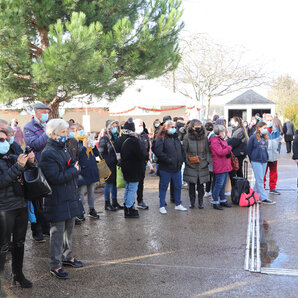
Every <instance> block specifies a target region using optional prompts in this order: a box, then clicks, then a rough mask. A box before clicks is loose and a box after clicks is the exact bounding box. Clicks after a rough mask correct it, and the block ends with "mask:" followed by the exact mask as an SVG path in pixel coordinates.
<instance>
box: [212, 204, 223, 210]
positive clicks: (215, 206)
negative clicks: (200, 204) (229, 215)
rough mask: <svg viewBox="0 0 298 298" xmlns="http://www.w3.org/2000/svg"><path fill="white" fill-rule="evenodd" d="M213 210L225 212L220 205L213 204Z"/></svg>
mask: <svg viewBox="0 0 298 298" xmlns="http://www.w3.org/2000/svg"><path fill="white" fill-rule="evenodd" d="M213 208H214V209H217V210H223V208H222V207H221V206H220V205H219V204H213Z"/></svg>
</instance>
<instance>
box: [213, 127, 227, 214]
mask: <svg viewBox="0 0 298 298" xmlns="http://www.w3.org/2000/svg"><path fill="white" fill-rule="evenodd" d="M213 131H214V134H215V135H214V136H213V137H210V139H209V142H210V149H211V153H212V160H213V173H214V176H215V184H214V189H213V192H212V197H213V208H214V209H217V210H223V208H222V206H224V207H232V206H231V205H230V204H229V203H228V202H227V200H226V197H225V187H226V184H227V179H228V175H229V172H230V171H232V165H231V158H230V157H231V151H232V147H231V146H229V145H228V144H227V142H226V141H225V140H224V138H225V136H226V128H225V127H224V126H223V125H216V126H215V127H214V130H213Z"/></svg>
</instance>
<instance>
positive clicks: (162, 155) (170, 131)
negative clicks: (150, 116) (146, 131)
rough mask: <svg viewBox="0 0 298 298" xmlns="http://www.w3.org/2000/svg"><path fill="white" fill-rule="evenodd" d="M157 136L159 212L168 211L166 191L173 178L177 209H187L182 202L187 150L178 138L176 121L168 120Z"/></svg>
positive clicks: (155, 147) (155, 148) (155, 151)
mask: <svg viewBox="0 0 298 298" xmlns="http://www.w3.org/2000/svg"><path fill="white" fill-rule="evenodd" d="M156 138H157V139H156V142H155V145H154V148H153V151H154V154H155V155H156V156H157V158H158V162H159V176H160V187H159V199H160V209H159V212H160V213H161V214H166V213H167V210H166V208H165V206H166V193H167V189H168V185H169V183H170V181H171V180H172V182H173V191H174V200H175V205H176V206H175V210H178V211H186V210H187V209H186V208H185V207H183V206H182V204H181V186H182V179H181V167H182V164H183V162H184V161H185V152H184V149H183V147H182V144H181V142H180V141H179V139H178V133H177V128H176V124H175V122H174V121H172V120H167V121H166V122H165V124H164V126H163V128H162V129H161V131H160V132H159V133H158V134H157V136H156Z"/></svg>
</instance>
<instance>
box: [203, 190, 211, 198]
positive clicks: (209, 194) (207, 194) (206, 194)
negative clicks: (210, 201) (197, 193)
mask: <svg viewBox="0 0 298 298" xmlns="http://www.w3.org/2000/svg"><path fill="white" fill-rule="evenodd" d="M211 195H212V193H211V191H209V192H205V195H204V197H206V198H208V197H211Z"/></svg>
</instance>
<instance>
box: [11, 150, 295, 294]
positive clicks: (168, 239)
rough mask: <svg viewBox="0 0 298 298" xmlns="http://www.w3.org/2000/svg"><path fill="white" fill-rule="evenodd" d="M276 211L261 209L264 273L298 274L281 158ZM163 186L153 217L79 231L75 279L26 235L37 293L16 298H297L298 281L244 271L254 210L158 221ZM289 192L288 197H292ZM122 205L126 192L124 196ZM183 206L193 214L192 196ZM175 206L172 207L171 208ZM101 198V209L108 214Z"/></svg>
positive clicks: (291, 175) (151, 181)
mask: <svg viewBox="0 0 298 298" xmlns="http://www.w3.org/2000/svg"><path fill="white" fill-rule="evenodd" d="M280 165H281V167H280V180H279V185H278V187H279V188H280V189H282V195H281V196H278V197H274V199H276V201H277V204H276V205H275V206H263V205H262V206H261V227H262V230H261V235H262V265H263V266H271V267H275V268H291V269H298V250H297V236H298V233H297V230H298V229H297V228H298V227H297V225H298V203H297V202H298V200H297V192H296V190H295V187H296V173H297V172H296V167H295V165H294V163H293V161H291V160H290V156H289V155H286V154H282V156H281V160H280ZM157 184H158V180H157V178H151V177H148V179H147V180H146V188H145V201H146V203H148V205H149V206H150V209H149V210H148V211H140V218H139V219H130V220H129V219H124V217H123V211H117V212H114V213H111V212H110V213H107V212H103V213H101V214H100V215H101V219H100V220H98V221H96V220H92V219H89V218H87V220H86V221H85V222H84V224H83V225H82V226H76V228H75V232H74V241H73V242H74V243H73V251H74V254H75V256H77V257H78V258H79V259H81V260H82V261H83V262H84V263H85V267H84V268H82V269H72V268H71V269H69V270H68V272H69V273H70V275H71V279H69V280H66V281H61V280H57V279H56V278H54V277H52V276H50V274H49V259H48V252H49V247H48V241H47V242H46V243H44V244H36V243H34V242H33V240H32V237H31V233H28V235H27V242H26V252H25V255H26V259H25V270H24V271H25V273H26V276H27V277H28V278H30V279H31V280H32V281H33V282H34V287H33V288H32V289H29V290H27V289H26V290H22V289H21V288H20V287H19V286H11V285H9V282H10V280H11V279H10V277H9V273H8V271H10V270H9V269H10V268H9V267H10V260H8V262H7V267H6V268H7V270H6V272H7V276H6V277H7V287H8V290H9V293H10V294H11V296H12V297H200V296H207V297H208V296H209V297H286V296H287V297H297V293H298V277H289V276H274V275H265V274H259V273H250V272H247V271H244V270H243V266H244V255H245V245H246V229H247V214H248V209H247V208H240V207H233V208H230V209H225V210H224V211H222V212H221V211H217V210H214V209H212V208H211V204H210V203H209V202H208V200H205V209H203V210H199V209H192V210H188V211H187V212H177V211H175V210H174V206H173V205H172V204H171V203H169V202H168V208H167V210H168V214H167V215H161V214H159V203H158V189H157ZM286 190H287V191H286ZM119 198H123V190H120V191H119ZM182 200H183V203H184V205H185V206H188V202H189V200H188V194H187V190H185V189H184V190H183V193H182ZM168 201H169V200H168ZM103 203H104V202H103V196H102V194H100V193H98V194H97V200H96V208H97V209H98V210H103Z"/></svg>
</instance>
